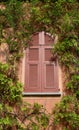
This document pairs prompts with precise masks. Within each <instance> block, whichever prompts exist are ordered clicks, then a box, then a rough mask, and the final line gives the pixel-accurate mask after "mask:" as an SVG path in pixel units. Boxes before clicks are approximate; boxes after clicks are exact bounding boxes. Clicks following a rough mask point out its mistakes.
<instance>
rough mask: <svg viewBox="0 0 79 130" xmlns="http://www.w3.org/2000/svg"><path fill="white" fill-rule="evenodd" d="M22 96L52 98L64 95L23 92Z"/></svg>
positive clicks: (59, 93)
mask: <svg viewBox="0 0 79 130" xmlns="http://www.w3.org/2000/svg"><path fill="white" fill-rule="evenodd" d="M22 95H23V96H39V97H40V96H42V97H43V96H52V97H56V96H57V97H59V96H61V95H62V93H61V92H53V93H38V92H36V93H28V92H23V93H22Z"/></svg>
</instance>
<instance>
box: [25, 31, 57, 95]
mask: <svg viewBox="0 0 79 130" xmlns="http://www.w3.org/2000/svg"><path fill="white" fill-rule="evenodd" d="M53 42H54V40H53V38H52V37H51V36H49V35H48V34H45V33H44V32H40V33H37V34H34V35H33V37H32V41H31V42H30V47H29V48H27V50H26V68H25V92H48V93H49V92H57V91H58V64H57V63H55V62H52V61H51V57H52V53H51V49H52V44H53Z"/></svg>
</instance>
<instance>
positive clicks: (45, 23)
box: [0, 0, 79, 130]
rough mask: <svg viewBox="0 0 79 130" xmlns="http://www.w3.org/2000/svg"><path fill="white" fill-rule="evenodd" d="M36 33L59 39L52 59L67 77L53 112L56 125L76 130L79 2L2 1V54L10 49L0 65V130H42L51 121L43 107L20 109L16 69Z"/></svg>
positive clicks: (0, 12)
mask: <svg viewBox="0 0 79 130" xmlns="http://www.w3.org/2000/svg"><path fill="white" fill-rule="evenodd" d="M38 31H46V32H49V33H50V34H51V35H54V36H58V43H57V44H55V45H54V46H53V49H52V55H53V56H56V57H57V58H58V60H59V64H60V65H61V68H62V70H64V74H65V77H64V78H65V82H64V95H63V97H62V100H61V102H60V104H58V105H56V109H55V111H54V112H53V119H54V120H53V122H52V124H53V123H54V125H56V126H57V125H58V124H59V125H60V126H61V127H62V129H63V130H78V129H79V124H78V122H79V97H78V96H79V1H78V0H4V1H1V3H0V48H2V47H3V46H6V49H5V50H4V57H5V59H6V60H5V61H6V62H5V63H0V116H1V117H2V118H1V119H0V129H1V130H9V129H10V130H11V129H12V128H13V129H17V130H24V129H27V130H31V129H33V130H40V129H46V127H47V126H48V125H49V115H47V113H45V109H44V108H43V107H42V106H41V105H38V104H34V105H33V106H31V105H29V104H26V105H25V104H23V103H22V84H21V83H20V82H19V79H18V65H19V64H20V60H21V58H22V56H23V50H24V49H25V48H26V47H27V46H28V45H29V41H30V40H31V35H32V34H33V33H35V32H38ZM0 51H2V50H1V49H0ZM20 106H22V107H20ZM27 122H28V123H27ZM52 124H51V125H52ZM57 129H58V128H57Z"/></svg>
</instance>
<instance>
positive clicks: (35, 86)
mask: <svg viewBox="0 0 79 130" xmlns="http://www.w3.org/2000/svg"><path fill="white" fill-rule="evenodd" d="M39 61H40V57H39V34H38V33H37V34H34V35H33V37H32V40H31V42H30V43H29V48H27V50H26V67H25V92H39V91H41V82H40V63H39Z"/></svg>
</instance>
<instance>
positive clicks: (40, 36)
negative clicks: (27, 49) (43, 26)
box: [29, 31, 54, 46]
mask: <svg viewBox="0 0 79 130" xmlns="http://www.w3.org/2000/svg"><path fill="white" fill-rule="evenodd" d="M53 43H54V37H53V36H51V35H50V34H49V33H46V32H44V31H42V32H37V33H34V34H33V35H32V38H31V41H30V43H29V44H30V46H39V45H46V46H48V45H52V44H53Z"/></svg>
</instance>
